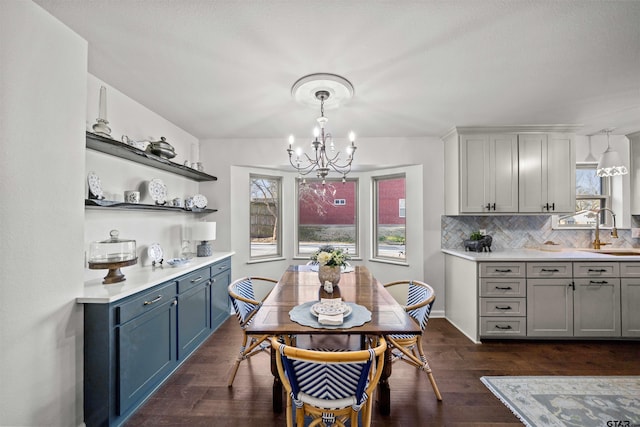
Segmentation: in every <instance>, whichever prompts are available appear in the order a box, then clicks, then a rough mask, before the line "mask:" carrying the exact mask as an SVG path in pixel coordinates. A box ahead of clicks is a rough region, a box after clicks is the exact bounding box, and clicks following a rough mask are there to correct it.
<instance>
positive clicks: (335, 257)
mask: <svg viewBox="0 0 640 427" xmlns="http://www.w3.org/2000/svg"><path fill="white" fill-rule="evenodd" d="M311 259H312V260H313V261H317V262H318V263H319V264H320V265H329V266H332V265H333V266H343V265H347V260H349V259H350V257H349V254H347V253H346V252H344V251H343V250H342V249H339V248H338V249H336V248H334V247H333V246H331V245H325V246H321V247H320V248H319V249H318V250H317V251H316V252H315V253H314V254H313V255H312V256H311Z"/></svg>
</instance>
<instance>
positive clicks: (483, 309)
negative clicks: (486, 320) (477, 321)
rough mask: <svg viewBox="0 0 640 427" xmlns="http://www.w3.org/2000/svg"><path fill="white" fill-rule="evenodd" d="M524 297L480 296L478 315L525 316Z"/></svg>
mask: <svg viewBox="0 0 640 427" xmlns="http://www.w3.org/2000/svg"><path fill="white" fill-rule="evenodd" d="M526 315H527V299H526V298H480V316H501V317H502V316H511V317H516V316H526Z"/></svg>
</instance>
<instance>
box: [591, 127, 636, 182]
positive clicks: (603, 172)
mask: <svg viewBox="0 0 640 427" xmlns="http://www.w3.org/2000/svg"><path fill="white" fill-rule="evenodd" d="M612 131H613V129H603V130H602V131H601V133H606V134H607V149H606V150H605V152H604V153H602V156H601V157H600V161H599V162H598V169H596V174H597V175H598V176H600V177H606V176H616V175H626V174H627V173H629V171H628V170H627V167H626V166H625V165H624V163H622V159H621V158H620V154H618V152H617V151H615V150H613V149H611V145H610V144H609V134H610V133H611V132H612Z"/></svg>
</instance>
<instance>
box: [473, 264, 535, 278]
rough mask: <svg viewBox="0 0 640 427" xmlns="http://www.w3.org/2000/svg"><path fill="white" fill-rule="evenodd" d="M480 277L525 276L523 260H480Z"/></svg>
mask: <svg viewBox="0 0 640 427" xmlns="http://www.w3.org/2000/svg"><path fill="white" fill-rule="evenodd" d="M480 277H525V264H524V262H482V263H480Z"/></svg>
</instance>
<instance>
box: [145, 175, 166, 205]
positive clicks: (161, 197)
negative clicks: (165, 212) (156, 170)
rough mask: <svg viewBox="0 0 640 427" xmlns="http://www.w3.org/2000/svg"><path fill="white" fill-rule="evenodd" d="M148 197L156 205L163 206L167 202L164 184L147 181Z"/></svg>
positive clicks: (156, 181) (157, 180)
mask: <svg viewBox="0 0 640 427" xmlns="http://www.w3.org/2000/svg"><path fill="white" fill-rule="evenodd" d="M149 195H150V196H151V198H152V199H153V200H154V201H155V202H156V203H157V204H160V205H162V204H164V203H165V202H166V200H167V186H166V185H164V182H162V181H161V180H159V179H157V178H154V179H152V180H151V181H149Z"/></svg>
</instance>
